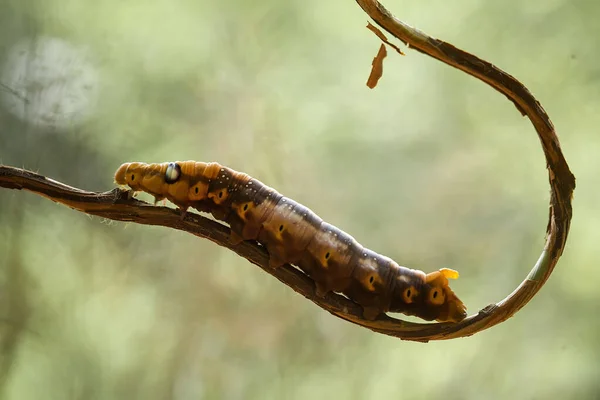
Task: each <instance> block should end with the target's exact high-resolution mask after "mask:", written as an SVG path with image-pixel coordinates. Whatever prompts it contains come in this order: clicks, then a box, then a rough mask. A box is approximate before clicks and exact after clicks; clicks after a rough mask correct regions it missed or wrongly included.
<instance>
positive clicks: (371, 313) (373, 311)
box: [363, 307, 381, 321]
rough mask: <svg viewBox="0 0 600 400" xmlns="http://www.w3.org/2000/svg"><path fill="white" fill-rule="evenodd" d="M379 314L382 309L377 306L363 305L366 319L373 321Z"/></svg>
mask: <svg viewBox="0 0 600 400" xmlns="http://www.w3.org/2000/svg"><path fill="white" fill-rule="evenodd" d="M379 314H381V310H380V309H379V308H377V307H363V318H364V319H366V320H369V321H373V320H374V319H375V318H377V316H378V315H379Z"/></svg>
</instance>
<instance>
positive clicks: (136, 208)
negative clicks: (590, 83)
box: [0, 0, 575, 342]
mask: <svg viewBox="0 0 600 400" xmlns="http://www.w3.org/2000/svg"><path fill="white" fill-rule="evenodd" d="M356 1H357V3H358V4H359V5H360V6H361V7H362V8H363V10H364V11H365V12H366V13H367V14H368V15H369V16H370V17H371V18H373V20H374V21H375V22H376V23H377V24H378V25H380V26H381V27H382V28H384V29H385V30H386V31H388V32H389V33H390V34H392V35H393V36H394V37H396V38H398V39H400V40H402V41H403V42H405V43H406V44H407V45H409V46H410V47H411V48H413V49H416V50H418V51H420V52H422V53H424V54H427V55H429V56H431V57H434V58H436V59H438V60H440V61H442V62H444V63H446V64H448V65H450V66H452V67H455V68H458V69H460V70H462V71H464V72H466V73H467V74H469V75H472V76H474V77H476V78H478V79H480V80H482V81H484V82H485V83H487V84H489V85H490V86H492V87H493V88H494V89H496V90H498V91H499V92H501V93H503V94H504V95H505V96H506V97H507V98H508V99H510V100H511V101H512V102H513V103H514V104H515V105H516V107H517V108H518V110H519V111H520V112H521V113H523V115H526V116H527V117H529V119H530V120H531V121H532V123H533V125H534V127H535V129H536V131H537V133H538V135H539V137H540V140H541V144H542V149H543V151H544V154H545V155H546V161H547V168H548V172H549V175H550V187H551V193H552V195H551V199H550V217H549V221H548V227H547V237H546V244H545V246H544V249H543V251H542V255H541V256H540V259H539V261H538V262H537V264H536V265H535V266H534V267H533V269H532V270H531V272H530V273H529V275H528V276H527V278H526V279H525V280H524V281H523V282H522V283H521V285H520V286H519V287H518V288H517V289H515V291H514V292H513V293H511V294H510V295H509V296H508V297H506V298H505V299H504V300H502V301H500V302H499V303H497V304H492V305H490V306H488V307H485V308H484V309H483V310H481V311H479V313H478V314H476V315H472V316H470V317H468V318H467V319H465V320H464V321H462V322H460V323H458V324H447V323H445V324H441V323H433V324H422V323H411V322H406V321H403V320H399V319H395V318H391V317H388V316H380V317H379V318H378V319H376V320H375V321H367V320H364V319H363V318H362V317H361V314H362V310H361V308H360V306H358V305H357V304H355V303H353V302H352V301H350V300H348V299H347V298H345V297H343V296H341V295H337V294H334V293H329V294H328V295H327V296H326V297H325V298H323V299H321V298H319V297H317V296H316V294H315V287H314V283H313V281H312V280H310V279H309V278H308V277H306V275H304V274H303V273H302V272H301V271H299V270H298V269H296V268H294V267H292V266H289V265H287V266H284V267H282V268H278V269H276V270H273V269H271V268H269V266H268V254H267V253H266V251H265V250H264V248H263V247H262V246H260V245H259V244H258V243H255V242H243V243H241V244H239V245H237V246H234V245H232V244H230V243H229V240H228V236H229V228H227V227H226V226H224V225H222V224H220V223H218V222H216V221H213V220H210V219H208V218H205V217H202V216H201V215H198V214H194V213H191V212H188V214H187V216H186V217H185V218H184V219H181V218H180V215H179V213H178V212H177V211H175V210H173V209H170V208H166V207H157V206H152V205H150V204H148V203H145V202H142V201H139V200H136V199H132V198H130V196H129V192H127V191H124V190H121V189H114V190H112V191H110V192H105V193H94V192H86V191H83V190H80V189H77V188H73V187H70V186H67V185H64V184H62V183H60V182H56V181H53V180H51V179H47V178H45V177H43V176H41V175H38V174H35V173H33V172H30V171H25V170H22V169H18V168H13V167H8V166H0V187H5V188H9V189H25V190H29V191H31V192H34V193H37V194H39V195H42V196H44V197H47V198H49V199H51V200H53V201H55V202H58V203H61V204H64V205H67V206H69V207H71V208H73V209H75V210H78V211H82V212H85V213H87V214H92V215H98V216H101V217H104V218H109V219H113V220H117V221H131V222H137V223H141V224H147V225H161V226H165V227H170V228H173V229H178V230H182V231H185V232H189V233H192V234H194V235H196V236H199V237H202V238H207V239H209V240H212V241H213V242H215V243H217V244H219V245H220V246H223V247H226V248H229V249H231V250H232V251H234V252H236V253H237V254H239V255H240V256H242V257H244V258H246V259H248V260H249V261H250V262H252V263H254V264H256V265H258V266H259V267H260V268H262V269H263V270H264V271H265V272H267V273H269V274H271V275H273V276H274V277H276V278H277V279H279V280H280V281H281V282H283V283H284V284H286V285H288V286H290V287H291V288H292V289H294V290H295V291H296V292H298V293H300V294H301V295H303V296H304V297H306V298H307V299H309V300H311V301H312V302H314V303H315V304H317V305H318V306H320V307H322V308H323V309H325V310H327V311H329V312H330V313H331V314H333V315H336V316H338V317H340V318H342V319H345V320H347V321H350V322H352V323H355V324H358V325H361V326H363V327H366V328H368V329H371V330H373V331H375V332H379V333H383V334H386V335H390V336H395V337H399V338H401V339H404V340H414V341H422V342H426V341H429V340H442V339H451V338H458V337H465V336H470V335H473V334H474V333H477V332H479V331H482V330H484V329H487V328H489V327H491V326H494V325H496V324H498V323H501V322H503V321H505V320H506V319H508V318H510V317H511V316H512V315H514V314H515V313H516V312H517V311H518V310H519V309H521V308H522V307H523V306H525V304H527V302H528V301H529V300H531V298H532V297H533V296H534V295H535V294H536V293H537V292H538V291H539V289H540V288H541V287H542V286H543V285H544V283H545V282H546V280H547V279H548V277H549V276H550V274H551V273H552V271H553V269H554V267H555V265H556V263H557V262H558V259H559V257H560V256H561V254H562V252H563V249H564V246H565V242H566V240H567V235H568V232H569V226H570V221H571V215H572V209H571V197H572V194H573V190H574V189H575V178H574V176H573V175H572V174H571V172H570V170H569V167H568V165H567V162H566V161H565V159H564V157H563V155H562V151H561V149H560V145H559V142H558V138H557V137H556V133H555V131H554V127H553V126H552V123H551V122H550V119H549V118H548V115H547V114H546V112H545V111H544V109H543V108H542V106H541V105H540V104H539V103H538V102H537V100H536V99H535V98H534V97H533V96H532V95H531V93H530V92H529V91H528V90H527V88H525V87H524V86H523V85H522V84H521V83H520V82H518V81H517V80H516V79H515V78H513V77H512V76H510V75H508V74H506V73H505V72H503V71H501V70H500V69H498V68H496V67H495V66H493V65H492V64H490V63H488V62H487V61H484V60H481V59H479V58H477V57H476V56H474V55H472V54H469V53H466V52H464V51H462V50H460V49H457V48H456V47H454V46H452V45H451V44H449V43H446V42H443V41H440V40H438V39H434V38H431V37H429V36H427V35H426V34H424V33H423V32H420V31H418V30H416V29H414V28H412V27H410V26H408V25H406V24H404V23H403V22H402V21H399V20H398V19H396V18H395V17H393V16H392V15H391V14H390V13H389V12H388V11H387V10H386V9H385V8H384V7H383V6H382V5H381V4H380V3H379V2H377V1H373V0H356Z"/></svg>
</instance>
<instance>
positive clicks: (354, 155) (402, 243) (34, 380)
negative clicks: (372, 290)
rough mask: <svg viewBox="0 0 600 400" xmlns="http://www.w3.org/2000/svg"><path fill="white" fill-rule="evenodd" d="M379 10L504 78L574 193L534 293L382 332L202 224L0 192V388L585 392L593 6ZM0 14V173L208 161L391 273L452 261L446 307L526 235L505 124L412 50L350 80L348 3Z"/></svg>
mask: <svg viewBox="0 0 600 400" xmlns="http://www.w3.org/2000/svg"><path fill="white" fill-rule="evenodd" d="M386 6H387V7H388V8H389V9H390V10H391V11H392V12H394V13H395V14H396V15H397V16H398V17H399V18H400V19H402V20H404V21H406V22H407V23H409V24H411V25H413V26H416V27H418V28H419V29H422V30H423V31H425V32H427V33H429V34H431V35H432V36H434V37H439V38H442V39H444V40H447V41H449V42H451V43H453V44H454V45H456V46H459V47H461V48H464V49H466V50H468V51H470V52H473V53H475V54H477V55H479V56H480V57H483V58H485V59H487V60H489V61H490V62H492V63H494V64H495V65H497V66H499V67H501V68H503V69H505V70H506V71H507V72H509V73H511V74H512V75H514V76H516V77H517V78H518V79H519V80H521V81H522V82H523V83H525V85H526V86H528V87H529V88H530V90H531V91H532V92H533V93H534V94H535V95H536V96H537V98H538V99H539V100H540V101H541V102H542V104H543V105H544V107H545V108H546V110H547V111H548V113H549V114H550V116H551V118H552V120H553V122H554V123H555V125H556V128H557V130H558V132H559V136H560V139H561V143H562V147H563V150H564V152H565V155H566V157H567V160H568V161H569V162H570V165H571V168H572V170H573V172H574V173H575V175H576V177H577V179H578V181H577V183H578V189H577V190H576V192H575V203H574V208H575V213H574V219H573V224H572V230H571V235H570V238H569V242H568V245H567V248H566V251H565V253H564V256H563V258H562V259H561V261H560V263H559V265H558V268H557V270H556V271H555V273H554V274H553V276H552V277H551V279H550V280H549V282H548V284H547V285H546V286H545V287H544V288H543V289H542V291H541V292H540V293H539V294H538V296H537V297H535V298H534V299H533V300H532V301H531V303H530V304H529V305H528V306H527V307H525V308H524V309H523V310H522V311H520V312H519V313H518V314H517V315H516V316H515V317H513V318H512V319H510V320H508V321H506V322H505V323H503V324H501V325H499V326H496V327H494V328H493V329H490V330H488V331H484V332H482V333H479V334H477V335H475V336H473V337H470V338H464V339H457V340H451V341H444V342H434V343H429V344H419V343H412V342H402V341H400V340H398V339H394V338H390V337H386V336H383V335H377V334H374V333H372V332H370V331H368V330H366V329H363V328H360V327H357V326H354V325H352V324H349V323H347V322H343V321H341V320H339V319H337V318H334V317H333V316H331V315H329V314H328V313H327V312H325V311H323V310H321V309H320V308H318V307H316V306H315V305H314V304H312V303H311V302H309V301H307V300H305V299H304V298H302V297H301V296H299V295H297V294H295V293H294V292H293V291H292V290H291V289H289V288H288V287H285V286H284V285H282V284H281V283H279V282H278V281H277V280H275V279H273V278H272V277H271V276H269V275H267V274H265V273H264V272H262V271H261V270H260V269H258V268H256V267H255V266H253V265H251V264H250V263H248V262H247V261H246V260H244V259H242V258H240V257H238V256H236V255H235V254H233V253H232V252H230V251H227V250H226V249H223V248H220V247H218V246H216V245H214V244H213V243H211V242H209V241H207V240H200V239H198V238H196V237H193V236H191V235H188V234H184V233H181V232H176V231H173V230H169V229H164V228H158V227H149V226H141V225H135V224H124V223H115V222H110V221H105V220H102V219H100V218H90V217H89V216H87V215H84V214H82V213H78V212H75V211H72V210H70V209H68V208H66V207H63V206H60V205H57V204H54V203H52V202H50V201H48V200H45V199H42V198H40V197H38V196H35V195H33V194H30V193H26V192H17V191H9V190H0V221H1V223H0V300H1V301H0V394H1V397H2V398H6V399H131V398H139V399H168V398H173V399H215V398H216V399H282V398H286V399H304V398H316V399H327V398H333V396H339V397H341V398H345V399H375V398H403V399H436V398H444V399H467V398H468V399H484V398H486V399H508V398H511V399H553V398H560V399H592V398H600V379H599V378H600V354H599V352H600V337H599V335H600V314H599V312H598V305H599V303H600V290H598V288H599V287H600V271H599V270H598V266H597V265H596V264H595V262H596V261H597V259H598V258H597V254H598V242H597V240H598V234H597V233H596V227H597V226H598V223H599V222H600V212H599V211H598V210H600V208H598V203H599V201H600V189H599V185H598V177H597V173H598V170H599V167H600V158H599V157H598V154H599V150H600V137H599V136H598V134H597V132H598V130H597V129H598V128H597V127H598V125H600V113H599V112H598V107H599V106H600V95H599V93H600V69H599V67H598V65H599V55H600V52H599V44H598V43H599V42H598V37H599V35H600V24H598V18H599V16H600V3H599V2H592V1H586V0H575V1H568V0H553V1H548V0H532V1H528V2H520V1H517V0H509V1H504V2H494V1H482V0H457V1H453V2H447V1H443V0H430V1H427V2H415V1H413V2H400V1H397V0H396V1H388V2H386ZM0 9H1V10H2V12H1V13H0V68H1V70H0V71H1V73H2V75H0V82H1V83H2V86H1V87H0V99H1V103H0V124H1V125H0V127H1V129H0V162H2V163H4V164H8V165H13V166H18V167H25V168H28V169H32V170H35V171H39V172H40V173H41V174H44V175H47V176H50V177H52V178H54V179H57V180H60V181H62V182H65V183H67V184H70V185H73V186H77V187H81V188H85V189H89V190H97V191H103V190H109V189H111V188H113V187H114V184H113V173H114V171H115V170H116V168H117V167H118V166H119V165H120V164H121V163H123V162H127V161H145V162H162V161H172V160H186V159H195V160H201V161H219V162H220V163H222V164H225V165H228V166H230V167H232V168H234V169H237V170H239V171H244V172H246V173H248V174H250V175H252V176H254V177H256V178H258V179H260V180H262V181H263V182H265V183H267V184H268V185H270V186H273V187H275V188H276V189H277V190H279V191H280V192H282V193H284V194H286V195H287V196H289V197H291V198H293V199H295V200H297V201H299V202H301V203H303V204H305V205H307V206H309V207H311V208H312V209H313V210H314V211H316V212H317V213H318V214H319V215H320V216H322V217H323V218H324V219H326V220H327V221H329V222H331V223H333V224H335V225H337V226H339V227H340V228H342V229H344V230H346V231H348V232H350V233H351V234H352V235H353V236H355V237H356V238H357V239H358V240H359V241H360V242H361V243H363V244H364V245H365V246H367V247H369V248H372V249H374V250H376V251H378V252H380V253H383V254H385V255H388V256H390V257H392V258H394V259H395V260H396V261H398V262H399V263H400V264H401V265H406V266H408V267H412V268H418V269H422V270H425V271H431V270H435V269H438V268H441V267H450V268H454V269H457V270H459V271H460V273H461V278H460V279H459V280H458V281H456V282H454V283H453V287H454V289H455V290H456V292H457V293H458V294H459V295H460V296H461V298H462V299H463V300H464V301H465V303H466V304H467V306H468V308H469V311H470V312H471V313H474V312H476V311H477V310H479V309H480V308H482V307H484V306H486V305H487V304H489V303H492V302H496V301H498V300H500V299H502V298H503V297H504V296H505V295H507V294H508V293H510V292H511V291H512V290H513V289H514V288H515V287H516V286H517V285H518V284H519V282H520V281H521V280H522V279H523V278H524V277H525V275H526V274H527V272H528V271H529V269H530V268H531V267H532V265H533V264H534V263H535V261H536V260H537V257H538V255H539V253H540V252H541V249H542V247H543V243H544V232H545V227H546V217H547V205H548V201H549V189H548V183H547V181H548V178H547V172H546V170H545V168H544V165H545V164H544V159H543V155H542V151H541V149H540V146H539V143H538V139H537V137H536V135H535V133H534V131H533V129H532V127H531V125H530V123H529V121H528V120H527V119H525V118H522V117H521V116H520V114H519V113H518V112H517V110H516V109H515V108H514V106H513V105H512V104H511V103H510V102H508V101H506V99H505V98H504V97H503V96H502V95H499V94H498V93H497V92H495V91H493V90H492V89H490V88H488V87H487V86H485V85H484V84H482V83H480V82H478V81H476V80H475V79H473V78H471V77H468V76H467V75H465V74H463V73H461V72H459V71H456V70H453V69H451V68H449V67H447V66H444V65H442V64H441V63H439V62H437V61H434V60H433V59H431V58H428V57H426V56H423V55H421V54H419V53H417V52H415V51H411V50H407V51H406V53H407V55H406V56H405V57H400V56H398V55H397V54H395V53H390V54H389V57H388V58H387V59H386V61H385V66H384V76H383V78H382V79H381V81H380V82H379V86H378V87H377V88H376V89H374V90H369V89H368V88H367V87H366V86H365V82H366V79H367V76H368V74H369V70H370V66H371V61H372V58H373V56H374V55H375V53H376V51H377V49H378V46H379V41H378V40H377V39H376V37H375V36H374V35H373V34H372V33H370V32H369V31H368V30H367V29H365V25H366V22H367V17H366V15H365V14H364V13H363V11H362V10H361V9H360V8H359V7H358V6H357V5H356V4H355V3H354V2H353V1H351V0H330V1H327V2H324V1H320V0H288V1H277V0H260V1H259V0H255V1H243V0H223V1H220V2H216V1H212V2H211V1H207V0H178V1H167V0H157V1H152V2H148V1H142V0H129V1H126V2H123V1H116V0H112V1H111V0H107V1H102V2H84V1H81V0H61V1H58V0H55V1H50V0H44V1H42V0H39V1H35V0H27V1H22V0H2V2H1V6H0ZM23 99H26V101H25V100H23ZM140 197H141V198H142V199H147V197H144V196H143V195H142V196H140Z"/></svg>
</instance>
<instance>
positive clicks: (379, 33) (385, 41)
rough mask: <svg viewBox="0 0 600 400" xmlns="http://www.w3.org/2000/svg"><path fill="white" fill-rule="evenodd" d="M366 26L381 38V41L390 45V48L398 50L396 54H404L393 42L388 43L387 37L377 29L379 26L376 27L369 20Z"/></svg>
mask: <svg viewBox="0 0 600 400" xmlns="http://www.w3.org/2000/svg"><path fill="white" fill-rule="evenodd" d="M367 28H368V29H369V30H370V31H371V32H373V33H374V34H375V35H376V36H377V37H378V38H379V39H381V41H382V42H383V43H385V44H387V45H388V46H390V47H391V48H393V49H394V50H396V51H397V52H398V54H400V55H401V56H403V55H404V53H403V52H402V50H400V48H399V47H398V46H396V45H395V44H393V43H390V42H389V41H388V40H387V37H385V35H384V34H383V32H381V30H379V28H377V27H376V26H375V25H373V24H371V23H370V22H367Z"/></svg>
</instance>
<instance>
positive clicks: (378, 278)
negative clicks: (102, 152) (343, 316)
mask: <svg viewBox="0 0 600 400" xmlns="http://www.w3.org/2000/svg"><path fill="white" fill-rule="evenodd" d="M115 181H116V183H117V184H120V185H127V186H129V187H130V188H131V189H132V190H133V191H143V192H146V193H149V194H151V195H153V196H154V197H155V199H168V200H169V201H171V202H172V203H174V204H175V205H177V206H178V207H179V208H180V209H181V210H182V211H183V212H185V210H187V209H188V208H189V207H192V208H196V209H198V210H200V211H203V212H210V213H211V214H212V215H213V216H214V217H215V218H216V219H218V220H222V221H224V222H226V223H227V224H229V226H230V228H231V237H230V240H231V242H232V243H239V242H241V241H243V240H257V241H258V242H259V243H261V244H262V245H264V246H265V247H266V249H267V251H268V253H269V264H270V266H271V267H273V268H277V267H279V266H281V265H283V264H287V263H291V264H294V265H296V266H298V267H299V268H300V269H301V270H302V271H303V272H305V273H306V274H307V275H308V276H309V277H311V278H312V279H313V280H314V281H315V285H316V289H317V295H319V296H324V295H325V294H327V293H328V292H330V291H334V292H339V293H343V294H344V295H346V296H347V297H348V298H350V299H351V300H353V301H354V302H356V303H358V304H359V305H361V306H362V307H363V316H364V317H365V318H367V319H375V318H376V317H377V316H378V315H380V314H381V313H385V312H400V313H404V314H407V315H414V316H417V317H419V318H422V319H425V320H427V321H432V320H437V321H440V322H459V321H461V320H463V319H464V318H465V317H466V315H467V313H466V308H465V306H464V304H463V303H462V302H461V301H460V299H459V298H458V297H457V296H456V295H455V294H454V292H453V291H452V289H451V288H450V286H449V283H448V279H456V278H457V277H458V273H457V272H456V271H453V270H450V269H441V270H439V271H435V272H432V273H429V274H425V273H424V272H422V271H418V270H413V269H409V268H405V267H401V266H399V265H398V264H397V263H396V262H394V261H393V260H391V259H390V258H388V257H385V256H382V255H380V254H378V253H376V252H374V251H372V250H369V249H366V248H364V247H363V246H362V245H360V244H359V243H358V242H357V241H356V240H355V239H354V238H353V237H352V236H350V235H349V234H347V233H346V232H344V231H342V230H340V229H338V228H336V227H335V226H332V225H330V224H328V223H327V222H325V221H323V220H322V219H321V218H320V217H319V216H317V215H316V214H315V213H314V212H313V211H311V210H310V209H308V208H307V207H305V206H303V205H301V204H299V203H297V202H295V201H294V200H291V199H289V198H287V197H284V196H283V195H281V194H280V193H278V192H277V191H276V190H274V189H272V188H270V187H268V186H266V185H265V184H263V183H262V182H260V181H258V180H257V179H254V178H251V177H250V176H248V175H246V174H244V173H241V172H237V171H234V170H232V169H230V168H227V167H224V166H222V165H220V164H218V163H216V162H212V163H203V162H195V161H182V162H170V163H160V164H145V163H138V162H132V163H126V164H123V165H121V167H119V169H118V170H117V172H116V173H115Z"/></svg>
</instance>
